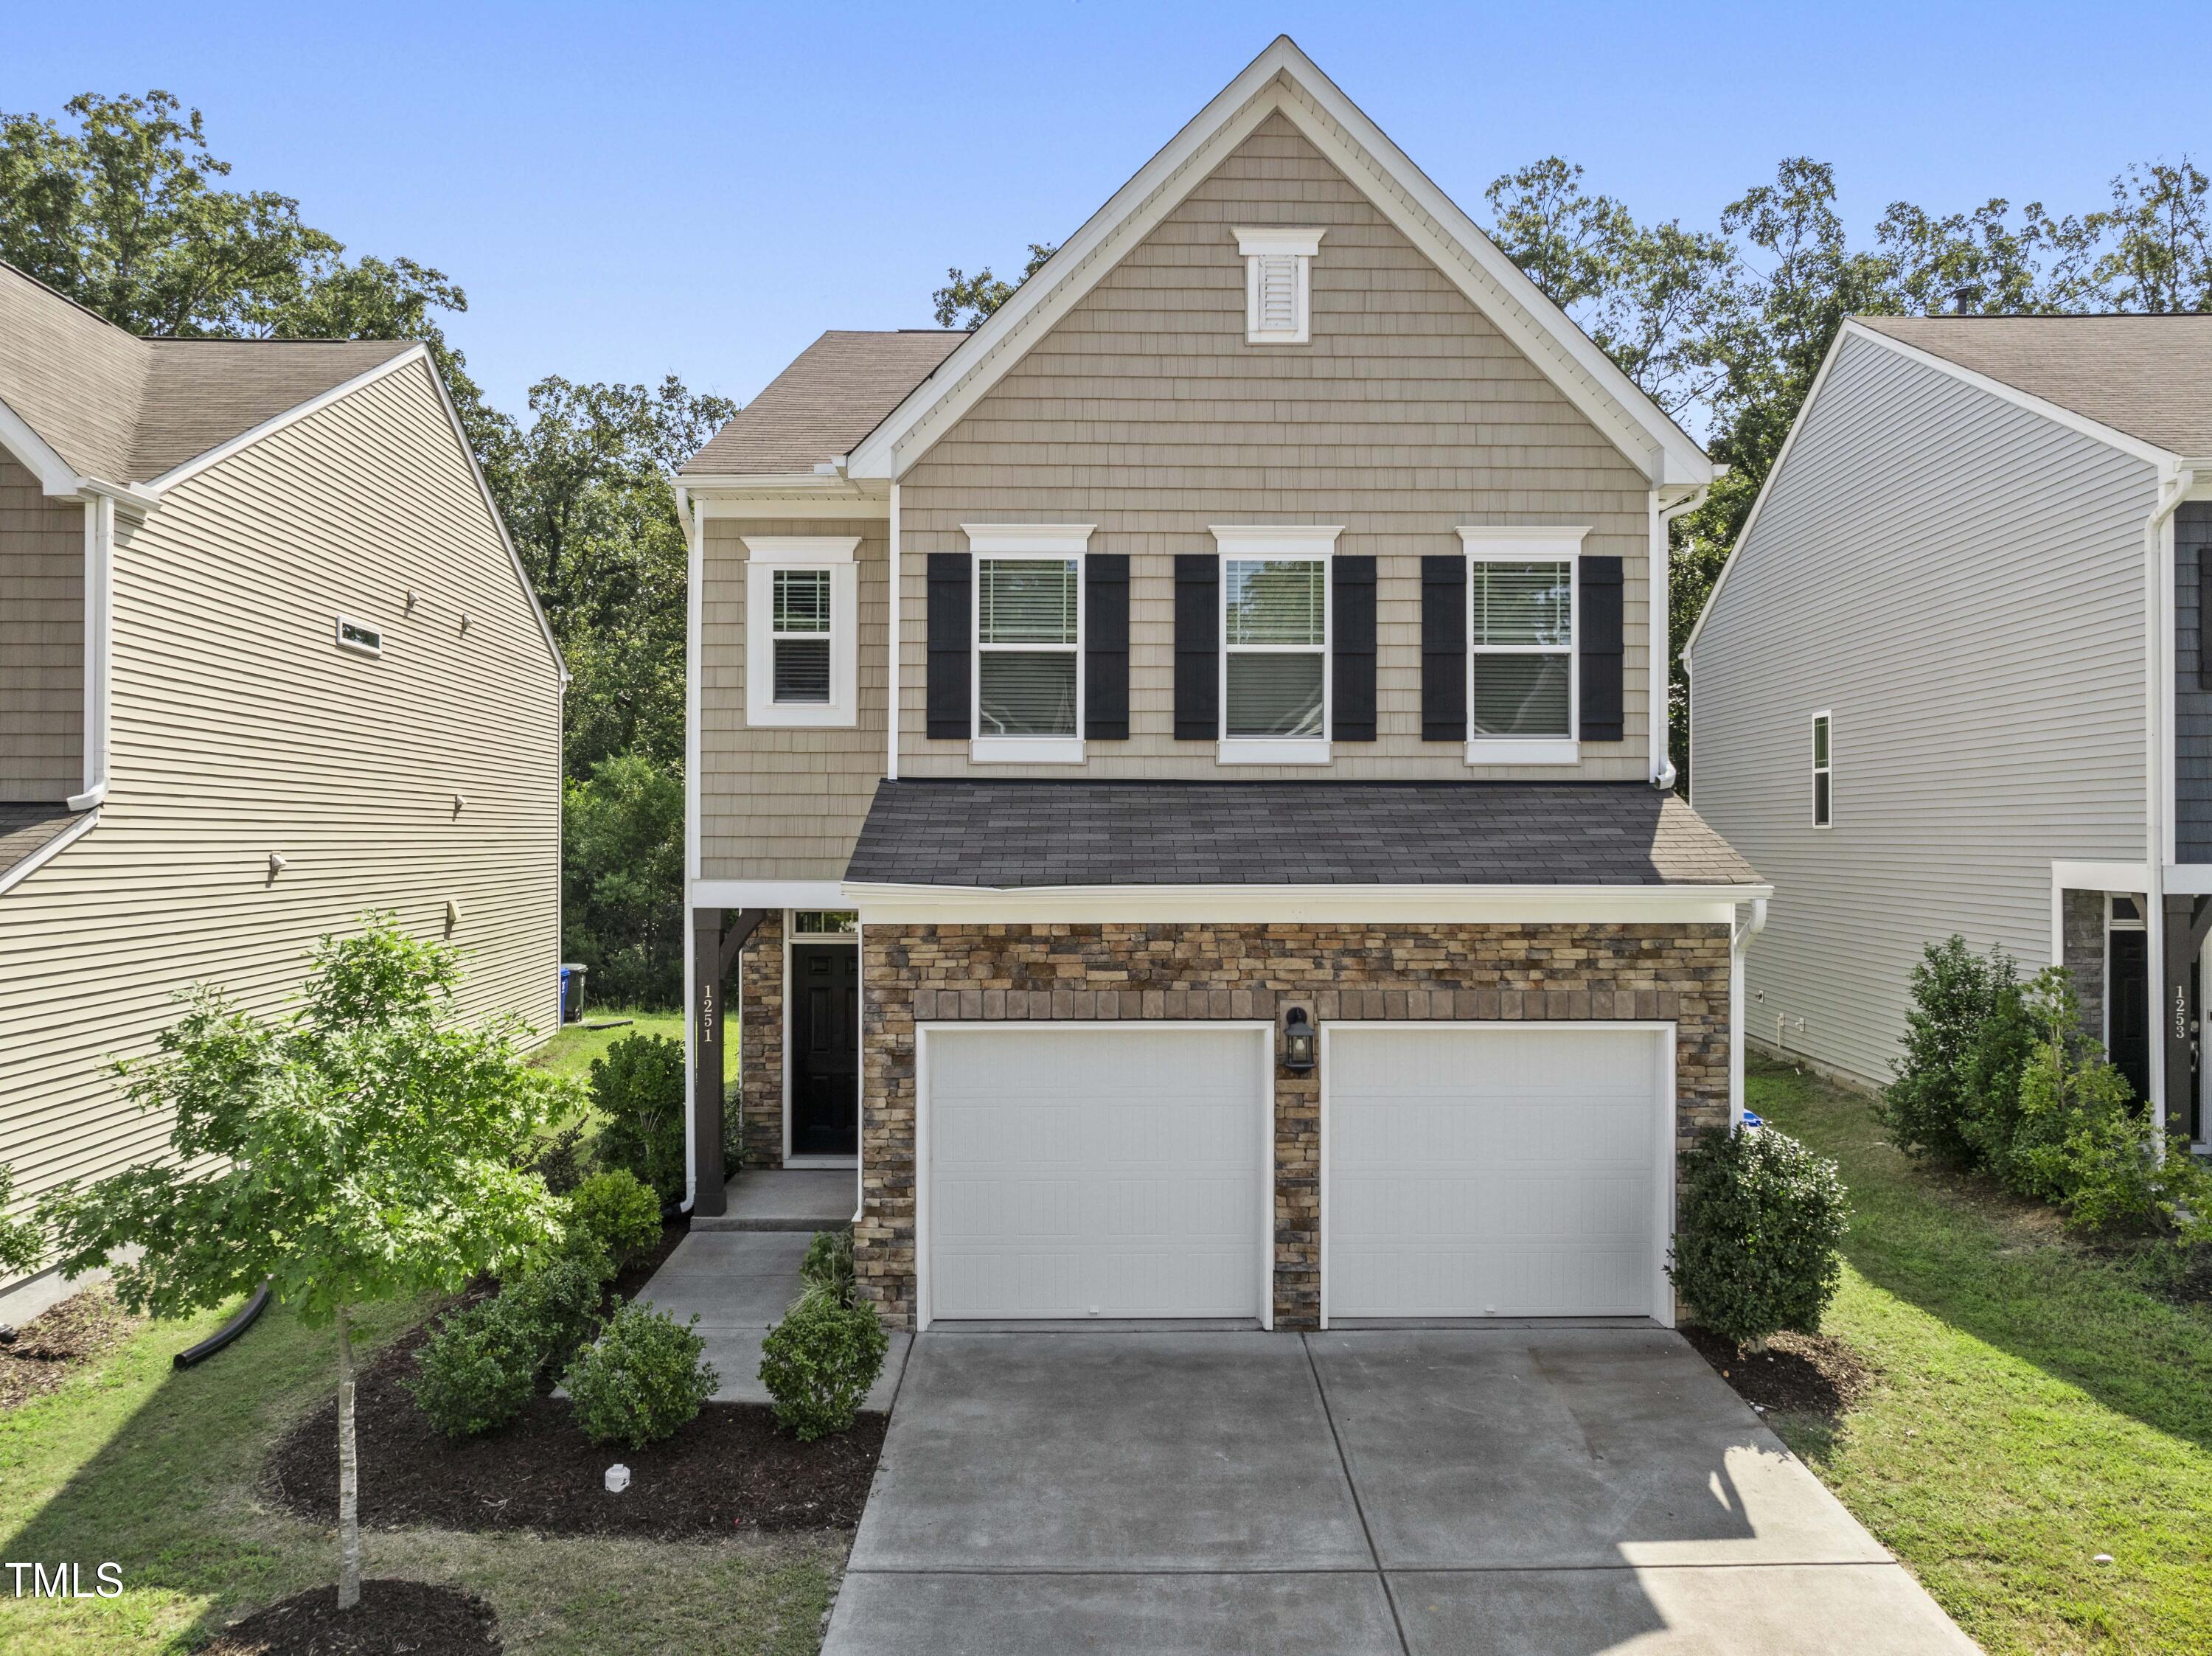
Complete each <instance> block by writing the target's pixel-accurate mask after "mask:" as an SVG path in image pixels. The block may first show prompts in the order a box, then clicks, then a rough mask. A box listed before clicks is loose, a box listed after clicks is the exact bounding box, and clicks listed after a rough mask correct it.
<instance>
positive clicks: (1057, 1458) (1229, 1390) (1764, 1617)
mask: <svg viewBox="0 0 2212 1656" xmlns="http://www.w3.org/2000/svg"><path fill="white" fill-rule="evenodd" d="M1625 1647H1632V1648H1633V1649H1634V1650H1635V1651H1636V1652H1638V1653H1640V1656H1655V1653H1664V1656H1690V1653H1699V1656H1754V1653H1757V1656H1792V1653H1806V1656H1814V1653H1817V1656H1856V1653H1871V1652H1876V1651H1880V1652H1883V1653H1894V1656H1923V1653H1925V1656H1933V1653H1942V1656H1965V1653H1971V1652H1972V1650H1973V1649H1974V1647H1973V1645H1972V1643H1971V1642H1970V1641H1968V1640H1967V1639H1966V1637H1965V1635H1962V1634H1960V1632H1959V1631H1958V1629H1955V1628H1954V1627H1953V1626H1952V1624H1951V1623H1950V1622H1949V1621H1948V1619H1946V1617H1944V1616H1943V1614H1942V1611H1940V1610H1939V1609H1938V1608H1937V1607H1936V1604H1935V1601H1934V1600H1933V1599H1931V1598H1929V1597H1928V1595H1927V1594H1926V1593H1925V1592H1923V1591H1922V1589H1921V1588H1920V1586H1918V1584H1917V1582H1915V1581H1914V1580H1912V1578H1911V1576H1910V1575H1909V1574H1906V1573H1905V1570H1904V1569H1903V1568H1902V1567H1900V1566H1899V1564H1897V1563H1896V1562H1894V1561H1893V1559H1892V1558H1891V1557H1890V1556H1889V1555H1888V1554H1887V1553H1886V1552H1884V1551H1883V1550H1882V1549H1881V1546H1879V1545H1878V1544H1876V1543H1875V1540H1874V1538H1872V1537H1871V1536H1869V1535H1868V1534H1867V1532H1865V1531H1864V1530H1863V1528H1861V1527H1860V1526H1859V1525H1858V1523H1857V1521H1856V1520H1853V1519H1852V1518H1851V1516H1850V1513H1847V1512H1845V1511H1844V1508H1843V1507H1842V1505H1841V1504H1840V1503H1839V1502H1838V1501H1836V1499H1835V1498H1834V1497H1833V1496H1832V1495H1830V1494H1829V1493H1828V1492H1827V1490H1826V1489H1824V1488H1823V1487H1822V1486H1821V1485H1820V1482H1819V1481H1818V1480H1817V1479H1816V1478H1814V1477H1813V1476H1812V1474H1811V1473H1810V1472H1808V1471H1806V1469H1805V1468H1804V1467H1803V1466H1802V1465H1800V1464H1799V1463H1798V1462H1797V1461H1796V1460H1795V1459H1792V1458H1791V1457H1790V1455H1789V1454H1788V1453H1787V1452H1786V1451H1785V1450H1784V1448H1783V1447H1782V1445H1781V1443H1780V1441H1778V1439H1776V1438H1775V1437H1774V1435H1772V1434H1771V1432H1769V1431H1768V1430H1767V1429H1766V1428H1765V1426H1763V1425H1762V1424H1760V1423H1759V1420H1758V1418H1757V1417H1756V1416H1754V1415H1753V1413H1752V1411H1751V1410H1750V1409H1749V1408H1748V1407H1747V1406H1746V1405H1745V1404H1743V1403H1742V1402H1741V1400H1740V1399H1738V1398H1736V1396H1735V1393H1734V1392H1730V1391H1729V1389H1728V1387H1727V1386H1725V1385H1723V1383H1722V1382H1721V1380H1719V1379H1718V1377H1717V1376H1716V1375H1715V1374H1713V1373H1712V1372H1711V1370H1710V1369H1708V1368H1706V1367H1705V1363H1704V1362H1702V1361H1701V1360H1699V1357H1698V1356H1696V1354H1695V1353H1693V1352H1692V1351H1691V1350H1690V1349H1689V1347H1688V1346H1687V1345H1686V1344H1684V1342H1683V1341H1682V1340H1681V1339H1680V1338H1679V1337H1677V1336H1676V1335H1674V1334H1672V1333H1669V1332H1668V1331H1664V1330H1661V1329H1654V1328H1589V1327H1584V1328H1571V1329H1541V1328H1539V1329H1528V1328H1522V1329H1517V1330H1508V1329H1478V1330H1451V1331H1356V1332H1352V1331H1347V1332H1334V1333H1328V1334H1314V1335H1306V1336H1300V1335H1296V1334H1265V1333H1259V1332H1238V1333H1189V1332H1181V1331H1168V1330H1162V1331H1146V1332H1127V1333H1091V1332H1070V1333H1014V1334H1002V1333H968V1332H957V1331H945V1330H933V1331H931V1332H929V1333H928V1334H926V1335H924V1336H922V1337H921V1339H919V1340H918V1341H917V1342H915V1346H914V1350H913V1355H912V1357H911V1360H910V1362H909V1363H908V1369H907V1374H906V1379H905V1382H904V1385H903V1386H902V1389H901V1391H900V1392H899V1398H898V1410H897V1412H896V1414H895V1415H894V1416H893V1417H892V1420H891V1429H890V1438H889V1441H887V1442H886V1444H885V1446H884V1459H883V1464H882V1466H881V1468H880V1469H879V1471H878V1474H877V1483H876V1489H875V1492H874V1495H873V1496H872V1499H871V1500H870V1501H869V1505H868V1509H867V1513H866V1516H865V1517H864V1518H863V1519H862V1520H861V1525H860V1534H859V1537H858V1538H857V1540H856V1542H855V1544H854V1550H853V1556H852V1560H851V1563H850V1565H849V1567H848V1573H847V1575H846V1578H845V1582H844V1586H843V1587H842V1591H841V1592H840V1593H839V1595H838V1599H837V1604H836V1612H835V1614H834V1616H833V1617H832V1619H831V1622H830V1626H829V1635H828V1641H827V1643H826V1644H825V1645H824V1647H823V1650H824V1653H825V1656H890V1653H900V1656H951V1653H954V1652H961V1653H967V1656H991V1653H1006V1656H1012V1653H1030V1652H1042V1651H1060V1650H1101V1651H1107V1650H1110V1651H1115V1652H1121V1653H1132V1656H1134V1653H1159V1656H1201V1653H1207V1656H1211V1653H1240V1656H1241V1653H1249V1656H1261V1653H1267V1656H1476V1653H1481V1656H1502V1653H1530V1656H1534V1653H1544V1656H1581V1653H1591V1656H1595V1653H1597V1652H1601V1651H1613V1650H1619V1649H1622V1648H1625Z"/></svg>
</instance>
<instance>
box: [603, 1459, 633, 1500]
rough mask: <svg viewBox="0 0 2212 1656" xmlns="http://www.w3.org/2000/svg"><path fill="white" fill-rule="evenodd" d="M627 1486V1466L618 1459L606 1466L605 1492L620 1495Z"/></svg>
mask: <svg viewBox="0 0 2212 1656" xmlns="http://www.w3.org/2000/svg"><path fill="white" fill-rule="evenodd" d="M628 1488H629V1467H627V1466H625V1465H623V1464H622V1462H620V1461H619V1460H618V1461H617V1462H615V1464H614V1465H611V1466H610V1467H608V1468H607V1493H608V1494H609V1495H620V1494H621V1493H622V1492H623V1490H624V1489H628Z"/></svg>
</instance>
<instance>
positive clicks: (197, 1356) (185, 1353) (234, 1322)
mask: <svg viewBox="0 0 2212 1656" xmlns="http://www.w3.org/2000/svg"><path fill="white" fill-rule="evenodd" d="M268 1304H269V1279H268V1278H267V1277H263V1278H262V1280H261V1286H260V1287H258V1288H257V1289H254V1290H253V1297H252V1299H250V1300H248V1301H246V1303H245V1304H244V1305H242V1306H240V1307H239V1309H238V1314H237V1315H236V1316H235V1317H233V1318H232V1319H230V1320H229V1321H228V1322H227V1323H225V1324H224V1325H222V1327H220V1328H218V1329H216V1331H215V1332H214V1333H212V1334H210V1335H209V1336H208V1337H207V1338H205V1339H204V1340H202V1341H201V1342H200V1343H199V1344H197V1345H195V1346H190V1347H187V1348H186V1349H185V1350H182V1351H179V1352H178V1353H177V1355H176V1356H175V1357H174V1358H173V1359H172V1361H173V1362H175V1364H176V1366H177V1367H178V1368H191V1366H192V1365H193V1364H194V1363H196V1362H206V1361H207V1359H209V1358H210V1357H211V1356H215V1354H216V1352H218V1351H220V1350H222V1348H223V1347H225V1346H226V1345H228V1344H230V1343H231V1342H232V1341H233V1340H234V1339H236V1338H238V1337H239V1336H240V1334H243V1333H244V1332H245V1331H246V1330H247V1329H249V1328H251V1327H252V1326H253V1324H254V1320H255V1319H257V1318H258V1317H259V1316H260V1315H261V1313H262V1312H263V1311H264V1310H265V1309H266V1308H267V1307H268Z"/></svg>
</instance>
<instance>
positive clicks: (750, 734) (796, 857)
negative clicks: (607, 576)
mask: <svg viewBox="0 0 2212 1656" xmlns="http://www.w3.org/2000/svg"><path fill="white" fill-rule="evenodd" d="M747 535H779V536H781V535H804V536H825V537H826V536H841V537H848V538H849V537H854V536H858V537H860V545H859V547H858V548H857V549H855V550H854V561H855V562H856V564H857V565H858V571H859V579H858V598H859V604H858V610H859V615H860V660H859V666H860V723H859V724H858V725H856V726H854V727H853V728H851V729H832V730H823V729H820V728H810V727H802V728H799V729H795V730H783V729H763V730H753V729H751V728H750V727H749V726H748V725H746V723H745V661H744V640H745V568H746V563H747V558H746V551H745V545H744V537H745V536H747ZM887 535H888V525H886V524H885V523H884V520H883V519H880V518H878V519H855V520H853V521H850V522H847V521H841V520H838V519H821V518H808V519H768V518H763V519H735V518H709V519H708V520H707V525H706V541H705V547H704V566H705V571H704V595H705V596H704V599H703V602H702V608H701V611H700V623H699V624H700V649H701V654H702V659H701V663H700V667H701V672H700V682H699V839H700V858H701V864H700V870H699V872H700V876H701V877H702V878H704V879H709V880H835V879H836V878H838V877H840V876H842V874H843V873H844V871H845V859H846V858H847V857H848V855H849V854H850V853H851V852H852V849H853V841H854V839H856V838H857V837H858V836H859V834H860V823H861V822H862V820H863V819H864V818H866V816H867V814H868V801H869V800H870V798H872V797H873V795H874V793H875V789H876V782H877V779H878V778H879V777H881V776H882V775H883V773H884V755H885V752H886V748H885V743H886V742H887V741H888V739H889V737H888V735H887V732H886V731H885V729H884V717H885V710H886V707H887V702H886V698H885V695H884V686H885V684H886V682H888V680H889V676H890V663H889V661H888V653H889V646H888V643H887V640H888V639H889V636H890V633H889V613H888V612H889V606H890V585H889V583H888V581H887V580H886V579H885V571H886V569H887V568H888V567H889V557H890V551H889V542H888V539H887V538H886V537H887Z"/></svg>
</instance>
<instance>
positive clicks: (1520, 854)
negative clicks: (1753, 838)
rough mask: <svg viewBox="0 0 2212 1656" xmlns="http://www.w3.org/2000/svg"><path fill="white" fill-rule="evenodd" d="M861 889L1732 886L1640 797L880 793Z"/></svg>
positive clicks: (1666, 798) (1674, 818)
mask: <svg viewBox="0 0 2212 1656" xmlns="http://www.w3.org/2000/svg"><path fill="white" fill-rule="evenodd" d="M845 877H846V878H847V879H848V880H851V881H855V882H860V883H867V884H884V885H937V886H962V887H973V888H981V889H1006V888H1012V887H1023V886H1114V885H1270V886H1272V885H1622V886H1636V885H1645V886H1649V885H1746V884H1755V883H1758V880H1759V877H1758V875H1756V874H1755V873H1753V871H1752V869H1751V866H1750V864H1747V863H1746V862H1745V861H1744V860H1743V858H1741V857H1739V856H1738V855H1737V854H1736V853H1735V851H1734V850H1733V849H1732V848H1731V847H1730V846H1729V844H1728V842H1727V841H1726V840H1723V839H1722V838H1721V837H1720V835H1719V834H1716V833H1715V832H1714V831H1713V830H1712V829H1711V828H1710V827H1708V826H1707V825H1706V823H1705V820H1704V819H1703V818H1702V817H1700V816H1698V814H1697V813H1696V812H1695V811H1693V810H1691V809H1690V807H1689V806H1688V805H1687V804H1685V803H1683V801H1681V800H1680V799H1679V798H1674V796H1672V795H1670V794H1662V793H1661V792H1658V791H1657V790H1656V789H1654V788H1650V787H1647V786H1644V785H1642V784H1640V783H1588V782H1582V783H1577V782H1545V783H1529V782H1364V783H1362V782H1014V781H1008V782H969V781H956V780H942V781H937V780H921V781H899V782H879V783H878V784H877V785H876V795H875V799H874V801H873V803H872V804H871V805H870V806H869V809H868V820H867V822H866V824H865V825H864V826H863V827H862V828H861V829H860V841H859V843H858V844H857V845H855V846H854V849H853V857H852V860H851V862H850V863H849V864H848V865H847V867H846V870H845Z"/></svg>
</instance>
